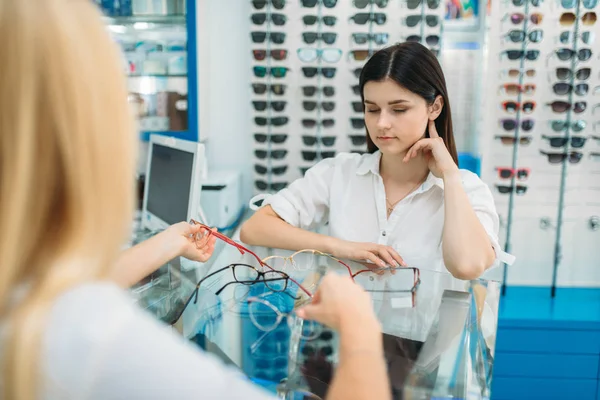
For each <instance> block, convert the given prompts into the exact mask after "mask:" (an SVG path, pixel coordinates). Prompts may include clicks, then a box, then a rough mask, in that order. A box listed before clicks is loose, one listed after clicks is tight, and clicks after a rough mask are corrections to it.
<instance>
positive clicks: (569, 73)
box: [556, 67, 592, 81]
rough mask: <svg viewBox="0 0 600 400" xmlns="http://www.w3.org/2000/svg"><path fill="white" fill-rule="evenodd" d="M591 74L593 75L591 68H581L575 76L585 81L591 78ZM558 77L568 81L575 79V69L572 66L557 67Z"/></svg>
mask: <svg viewBox="0 0 600 400" xmlns="http://www.w3.org/2000/svg"><path fill="white" fill-rule="evenodd" d="M590 75H592V69H591V68H587V67H586V68H580V69H578V70H577V71H576V72H575V77H576V78H577V79H578V80H580V81H585V80H587V79H589V77H590ZM556 78H557V79H560V80H562V81H567V80H571V79H573V70H571V69H570V68H564V67H561V68H556Z"/></svg>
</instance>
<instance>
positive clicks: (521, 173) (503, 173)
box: [496, 167, 531, 181]
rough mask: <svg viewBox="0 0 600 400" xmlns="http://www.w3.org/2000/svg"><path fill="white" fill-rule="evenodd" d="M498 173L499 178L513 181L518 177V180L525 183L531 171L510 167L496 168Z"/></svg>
mask: <svg viewBox="0 0 600 400" xmlns="http://www.w3.org/2000/svg"><path fill="white" fill-rule="evenodd" d="M496 171H498V177H499V178H502V179H512V178H513V177H516V178H517V179H519V180H521V181H524V180H526V179H527V178H529V174H530V172H531V171H530V169H529V168H518V169H514V168H508V167H498V168H496Z"/></svg>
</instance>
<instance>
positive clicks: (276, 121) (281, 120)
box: [254, 117, 290, 126]
mask: <svg viewBox="0 0 600 400" xmlns="http://www.w3.org/2000/svg"><path fill="white" fill-rule="evenodd" d="M288 122H290V119H289V118H288V117H274V118H266V117H254V123H255V124H256V125H258V126H266V125H267V124H269V125H273V126H283V125H285V124H287V123H288Z"/></svg>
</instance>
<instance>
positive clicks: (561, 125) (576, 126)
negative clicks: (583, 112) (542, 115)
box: [550, 119, 587, 132]
mask: <svg viewBox="0 0 600 400" xmlns="http://www.w3.org/2000/svg"><path fill="white" fill-rule="evenodd" d="M586 126H587V123H586V122H585V121H584V120H581V119H580V120H577V121H574V122H571V125H570V127H571V129H572V130H573V131H574V132H581V131H583V130H584V129H585V127H586ZM550 127H551V128H552V130H553V131H554V132H561V131H565V130H567V128H568V127H569V123H568V122H567V121H550Z"/></svg>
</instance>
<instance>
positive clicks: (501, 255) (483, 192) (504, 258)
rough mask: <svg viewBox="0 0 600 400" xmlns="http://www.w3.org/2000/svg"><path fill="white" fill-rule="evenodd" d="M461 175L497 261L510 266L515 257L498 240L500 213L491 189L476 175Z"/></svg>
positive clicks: (467, 173) (463, 173) (468, 173)
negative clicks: (504, 249) (497, 210)
mask: <svg viewBox="0 0 600 400" xmlns="http://www.w3.org/2000/svg"><path fill="white" fill-rule="evenodd" d="M461 173H462V181H463V187H464V189H465V192H466V193H467V196H468V197H469V201H470V202H471V207H473V210H474V211H475V214H476V215H477V217H478V218H479V222H481V225H483V228H484V229H485V231H486V232H487V234H488V236H489V238H490V242H491V243H492V247H493V248H494V252H495V253H496V260H497V261H501V262H505V263H507V264H509V265H510V264H512V263H513V262H514V260H515V257H514V256H513V255H511V254H508V253H505V252H504V251H503V250H502V246H501V245H500V242H499V240H498V232H499V230H500V220H499V218H498V213H497V212H496V205H495V203H494V197H493V196H492V192H491V191H490V188H489V187H488V186H487V185H486V184H485V183H484V182H483V181H482V180H481V179H479V177H478V176H477V175H475V174H474V173H472V172H470V171H466V170H461Z"/></svg>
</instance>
